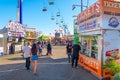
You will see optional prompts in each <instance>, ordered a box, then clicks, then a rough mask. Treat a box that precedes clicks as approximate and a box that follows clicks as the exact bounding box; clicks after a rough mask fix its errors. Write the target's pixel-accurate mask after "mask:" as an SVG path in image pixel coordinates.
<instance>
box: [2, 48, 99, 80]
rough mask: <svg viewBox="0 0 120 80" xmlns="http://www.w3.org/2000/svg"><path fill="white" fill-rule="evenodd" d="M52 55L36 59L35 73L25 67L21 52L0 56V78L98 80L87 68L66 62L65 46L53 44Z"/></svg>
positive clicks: (16, 79)
mask: <svg viewBox="0 0 120 80" xmlns="http://www.w3.org/2000/svg"><path fill="white" fill-rule="evenodd" d="M52 52H53V55H52V56H46V55H45V54H46V49H43V56H41V57H40V58H39V60H38V66H37V75H34V74H33V70H32V65H31V69H30V70H26V68H25V59H23V58H22V57H21V53H17V54H12V55H5V56H3V57H0V80H99V79H98V78H97V77H95V76H94V75H93V74H91V73H90V72H89V71H88V70H86V69H84V68H83V67H81V66H79V68H77V69H76V68H72V67H71V63H68V59H67V55H66V48H65V46H53V51H52Z"/></svg>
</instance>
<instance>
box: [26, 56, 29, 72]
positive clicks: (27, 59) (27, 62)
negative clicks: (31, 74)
mask: <svg viewBox="0 0 120 80" xmlns="http://www.w3.org/2000/svg"><path fill="white" fill-rule="evenodd" d="M25 67H26V68H27V70H29V69H30V57H28V58H26V65H25Z"/></svg>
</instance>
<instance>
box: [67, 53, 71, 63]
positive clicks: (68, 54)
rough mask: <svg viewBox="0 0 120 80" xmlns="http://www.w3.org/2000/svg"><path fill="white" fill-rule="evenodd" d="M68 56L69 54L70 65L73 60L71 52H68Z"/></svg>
mask: <svg viewBox="0 0 120 80" xmlns="http://www.w3.org/2000/svg"><path fill="white" fill-rule="evenodd" d="M67 54H68V61H69V63H70V62H71V58H72V55H71V52H68V53H67Z"/></svg>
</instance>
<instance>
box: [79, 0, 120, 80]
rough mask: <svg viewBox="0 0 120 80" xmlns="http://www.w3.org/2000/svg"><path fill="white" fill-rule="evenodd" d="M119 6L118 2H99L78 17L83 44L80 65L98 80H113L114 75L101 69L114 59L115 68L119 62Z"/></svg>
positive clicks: (109, 0)
mask: <svg viewBox="0 0 120 80" xmlns="http://www.w3.org/2000/svg"><path fill="white" fill-rule="evenodd" d="M113 4H114V5H115V6H112V5H113ZM119 5H120V2H117V1H112V0H99V1H97V2H96V3H95V4H93V5H92V6H90V7H88V8H87V9H86V10H84V11H83V12H81V13H80V14H79V15H78V16H77V26H78V28H77V29H78V33H79V41H80V42H81V43H82V50H81V54H80V56H79V64H80V65H81V66H83V67H84V68H86V69H88V70H89V71H91V72H92V73H93V74H95V75H96V76H97V77H99V78H104V79H105V78H106V79H107V78H109V80H112V78H113V77H111V76H114V75H115V74H116V73H115V72H114V75H113V72H110V71H107V70H105V69H104V66H105V65H106V64H107V63H108V62H111V61H113V60H114V61H115V63H117V65H119V63H120V8H119V7H118V6H119ZM118 72H119V71H118Z"/></svg>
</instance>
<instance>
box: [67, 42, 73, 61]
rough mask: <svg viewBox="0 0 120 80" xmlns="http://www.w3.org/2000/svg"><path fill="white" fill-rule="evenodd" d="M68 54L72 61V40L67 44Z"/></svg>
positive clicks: (69, 59)
mask: <svg viewBox="0 0 120 80" xmlns="http://www.w3.org/2000/svg"><path fill="white" fill-rule="evenodd" d="M66 54H67V55H68V61H69V63H70V62H71V57H72V44H71V43H70V42H69V43H68V44H67V46H66Z"/></svg>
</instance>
